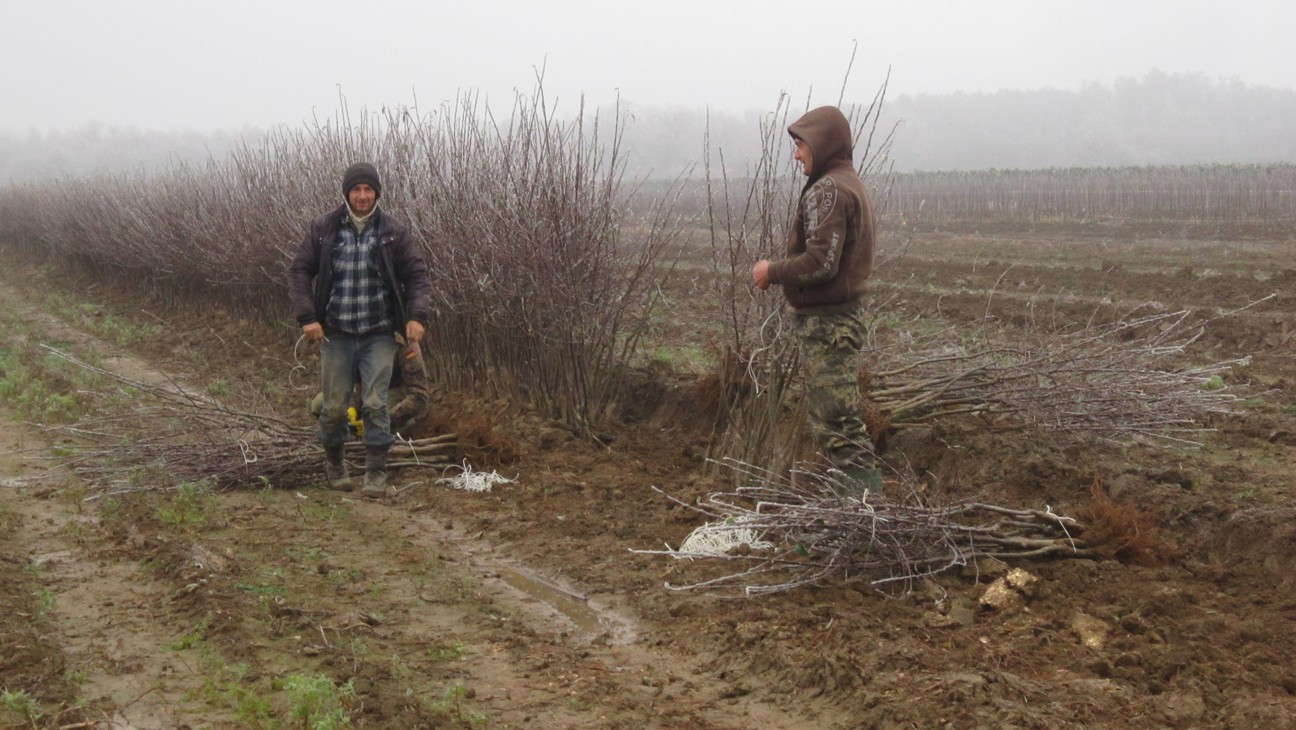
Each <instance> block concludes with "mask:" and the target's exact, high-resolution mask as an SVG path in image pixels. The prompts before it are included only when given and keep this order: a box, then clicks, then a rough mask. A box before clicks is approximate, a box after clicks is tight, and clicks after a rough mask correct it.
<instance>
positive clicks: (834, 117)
mask: <svg viewBox="0 0 1296 730" xmlns="http://www.w3.org/2000/svg"><path fill="white" fill-rule="evenodd" d="M788 134H790V135H791V136H792V137H794V138H796V139H799V140H801V141H802V142H805V143H806V145H808V146H809V147H810V156H811V158H812V159H811V161H812V162H813V163H814V165H813V167H812V168H811V170H810V180H811V181H813V180H815V179H817V178H819V177H820V176H822V175H823V174H824V172H826V171H827V170H828V168H829V167H830V166H831V165H832V164H833V163H836V162H838V161H845V162H847V163H848V164H852V165H853V164H854V161H853V160H852V155H853V154H854V151H855V150H854V145H853V144H852V143H851V128H850V121H849V120H848V119H846V115H845V114H842V111H841V109H838V108H837V107H835V106H821V107H819V108H817V109H811V110H810V111H808V112H806V113H805V114H804V115H802V117H801V118H800V119H798V120H796V121H795V122H792V124H790V125H788Z"/></svg>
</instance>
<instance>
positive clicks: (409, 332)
mask: <svg viewBox="0 0 1296 730" xmlns="http://www.w3.org/2000/svg"><path fill="white" fill-rule="evenodd" d="M425 333H426V329H424V327H422V323H420V322H417V320H413V319H411V320H410V322H407V323H406V344H408V345H410V349H408V350H406V357H407V358H412V357H413V354H415V353H416V351H417V350H415V349H413V346H415V345H420V344H422V336H424V335H425Z"/></svg>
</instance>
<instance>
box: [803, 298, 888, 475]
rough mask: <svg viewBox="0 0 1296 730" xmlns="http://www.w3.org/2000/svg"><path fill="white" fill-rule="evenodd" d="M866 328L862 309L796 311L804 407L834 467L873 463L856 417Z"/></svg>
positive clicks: (870, 445) (861, 421) (861, 422)
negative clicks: (861, 357)
mask: <svg viewBox="0 0 1296 730" xmlns="http://www.w3.org/2000/svg"><path fill="white" fill-rule="evenodd" d="M866 331H867V327H866V325H865V323H864V313H863V310H860V309H857V310H855V311H852V312H845V313H842V314H819V315H806V314H798V315H796V335H797V340H798V341H799V343H800V345H801V367H802V368H803V371H804V374H805V390H806V406H807V410H809V412H810V426H811V429H812V430H813V431H814V436H815V442H816V443H817V444H818V447H819V451H820V453H822V454H823V456H824V457H825V458H827V459H828V461H829V463H831V464H832V465H833V466H835V467H837V468H838V469H842V470H845V469H847V468H850V467H867V466H871V465H872V464H873V442H872V439H870V438H869V434H868V428H867V427H866V426H865V425H864V419H863V418H862V417H861V405H862V402H861V400H860V389H859V366H860V351H861V350H862V349H863V347H864V336H865V334H866Z"/></svg>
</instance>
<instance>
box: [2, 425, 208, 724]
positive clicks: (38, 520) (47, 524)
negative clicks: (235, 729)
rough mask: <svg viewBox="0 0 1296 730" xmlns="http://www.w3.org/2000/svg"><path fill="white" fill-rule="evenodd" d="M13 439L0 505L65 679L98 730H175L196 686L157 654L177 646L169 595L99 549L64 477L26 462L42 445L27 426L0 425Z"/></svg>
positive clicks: (133, 565)
mask: <svg viewBox="0 0 1296 730" xmlns="http://www.w3.org/2000/svg"><path fill="white" fill-rule="evenodd" d="M16 431H17V432H21V433H20V434H19V436H18V438H19V439H20V440H21V441H22V442H23V444H24V446H23V448H22V449H21V450H17V451H9V452H6V453H4V454H0V463H2V466H0V468H2V469H3V471H4V473H5V475H6V478H7V479H8V484H6V485H5V486H0V506H2V508H3V509H4V510H5V511H6V512H8V513H10V514H13V515H15V516H16V517H17V518H18V524H19V525H20V526H21V527H20V528H19V533H18V535H17V536H16V537H17V542H18V543H19V544H20V545H21V549H22V551H23V552H22V556H23V557H24V558H25V560H26V561H27V565H28V566H29V570H30V571H31V572H32V573H33V574H34V575H35V576H36V577H37V580H38V583H39V585H40V586H41V587H40V591H42V593H43V596H44V597H43V599H42V603H44V604H45V606H46V609H47V612H46V615H47V618H48V619H49V622H50V625H51V627H52V628H53V629H54V632H53V636H51V637H49V638H51V639H52V640H53V642H52V643H53V645H54V646H55V647H57V650H59V651H61V653H62V660H63V662H64V663H65V671H64V678H65V679H68V680H69V681H71V682H72V683H73V684H75V685H77V692H78V694H79V699H80V700H81V701H82V702H83V703H87V704H88V705H89V706H90V707H91V708H93V709H92V710H90V711H89V713H88V714H90V715H92V716H98V718H97V720H98V722H99V724H98V725H96V727H107V728H166V727H179V726H180V725H182V724H183V722H182V720H181V717H182V716H183V712H181V713H180V714H177V711H178V708H183V707H184V706H185V705H186V704H187V703H186V700H185V698H186V697H187V696H189V695H191V694H193V693H194V692H196V691H197V690H198V689H200V688H201V687H202V681H203V680H202V676H201V675H200V674H197V673H195V672H194V671H193V668H191V667H188V666H185V665H184V664H183V663H182V662H179V661H177V659H176V658H175V656H174V654H173V653H171V652H168V650H167V649H166V648H165V646H166V645H167V644H168V643H170V642H173V641H175V633H174V629H173V628H172V627H170V626H168V622H167V620H166V610H165V606H166V603H167V600H168V596H169V593H170V590H169V588H168V587H167V586H166V585H165V584H163V583H161V582H159V581H156V580H153V579H152V578H150V577H149V575H148V574H147V571H146V570H145V568H144V567H143V566H141V565H140V564H139V563H137V562H135V561H133V560H122V559H120V558H119V557H116V556H114V555H112V554H111V553H110V552H108V551H106V550H105V546H104V545H103V544H102V539H103V536H102V533H101V531H100V526H99V520H98V518H97V517H96V516H95V515H94V514H93V513H92V512H88V511H86V510H84V509H83V508H82V505H81V504H80V503H79V502H77V501H75V500H76V497H75V496H72V495H69V493H68V492H67V491H65V489H66V487H67V486H68V483H67V481H66V480H65V478H64V477H62V476H59V475H57V474H52V473H50V472H49V471H47V470H45V469H41V468H37V467H36V466H35V465H34V464H33V461H34V460H33V458H32V456H31V455H32V454H33V453H36V452H38V451H48V448H49V445H48V443H46V442H44V441H43V440H42V439H40V438H39V437H37V436H36V435H34V434H32V433H31V427H30V426H27V425H26V424H22V423H16V422H15V421H14V420H12V419H11V418H5V419H3V420H2V421H0V434H3V436H0V438H3V441H4V442H6V443H8V442H10V437H11V436H13V435H14V434H15V432H16ZM213 719H217V720H219V716H217V717H215V718H213Z"/></svg>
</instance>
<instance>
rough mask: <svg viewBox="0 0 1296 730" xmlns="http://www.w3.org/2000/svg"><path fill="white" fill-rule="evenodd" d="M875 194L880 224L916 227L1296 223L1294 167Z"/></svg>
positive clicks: (1021, 175)
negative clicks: (883, 221) (879, 203)
mask: <svg viewBox="0 0 1296 730" xmlns="http://www.w3.org/2000/svg"><path fill="white" fill-rule="evenodd" d="M878 182H880V181H874V186H875V188H876V187H878ZM877 194H878V195H879V197H882V198H884V201H883V205H882V206H881V208H882V213H883V216H884V218H885V219H887V220H891V221H904V222H907V223H909V224H911V225H914V226H918V227H929V226H933V225H953V224H961V223H990V222H994V223H1032V224H1033V223H1042V222H1055V223H1086V222H1098V221H1128V222H1161V223H1164V222H1176V223H1260V224H1277V223H1296V165H1264V166H1260V165H1220V166H1200V167H1141V168H1097V169H1066V170H986V171H971V172H935V173H908V174H897V175H894V176H893V177H892V178H891V179H890V180H889V185H888V186H887V187H886V189H884V190H878V193H877Z"/></svg>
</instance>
